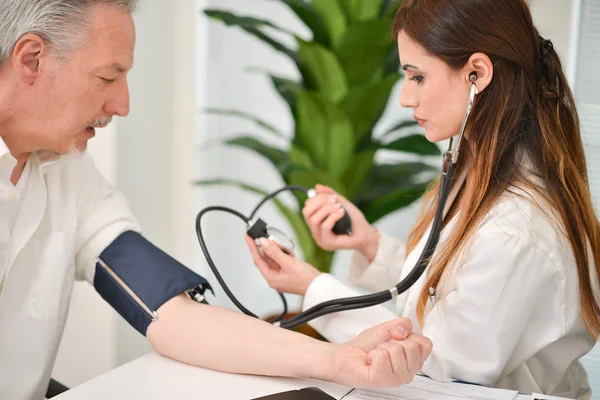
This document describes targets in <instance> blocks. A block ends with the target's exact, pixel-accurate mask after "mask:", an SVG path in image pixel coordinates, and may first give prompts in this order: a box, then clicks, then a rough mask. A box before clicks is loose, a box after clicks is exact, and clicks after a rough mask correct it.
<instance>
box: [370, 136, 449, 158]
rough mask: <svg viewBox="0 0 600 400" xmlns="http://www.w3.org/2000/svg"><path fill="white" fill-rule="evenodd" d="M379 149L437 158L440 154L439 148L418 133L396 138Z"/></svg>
mask: <svg viewBox="0 0 600 400" xmlns="http://www.w3.org/2000/svg"><path fill="white" fill-rule="evenodd" d="M381 148H384V149H387V150H394V151H401V152H404V153H413V154H420V155H422V156H438V155H440V154H442V152H441V151H440V148H439V147H438V146H437V145H436V144H435V143H431V142H430V141H429V140H427V138H426V137H425V136H423V135H421V134H418V133H417V134H413V135H408V136H404V137H401V138H398V139H396V140H394V141H392V142H390V143H388V144H385V145H382V146H381Z"/></svg>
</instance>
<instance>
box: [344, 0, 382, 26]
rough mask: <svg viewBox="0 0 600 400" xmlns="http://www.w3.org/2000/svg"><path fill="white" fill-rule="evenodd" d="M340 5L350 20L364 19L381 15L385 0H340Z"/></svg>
mask: <svg viewBox="0 0 600 400" xmlns="http://www.w3.org/2000/svg"><path fill="white" fill-rule="evenodd" d="M340 5H341V6H342V8H343V10H344V13H345V14H346V17H348V20H350V21H363V20H369V19H375V18H377V17H378V16H379V13H380V11H381V7H382V5H383V0H369V1H364V0H340Z"/></svg>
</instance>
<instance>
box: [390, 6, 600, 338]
mask: <svg viewBox="0 0 600 400" xmlns="http://www.w3.org/2000/svg"><path fill="white" fill-rule="evenodd" d="M400 32H404V33H406V34H407V36H408V37H410V38H411V40H413V41H415V42H416V43H418V44H419V45H420V46H421V47H422V48H423V49H425V51H427V52H428V53H429V54H430V55H433V56H435V57H437V58H439V59H441V60H443V61H444V62H446V64H448V65H449V66H450V67H452V68H454V69H461V68H462V67H464V66H465V64H466V62H467V61H468V59H469V58H470V56H471V55H472V54H474V53H476V52H482V53H485V54H487V55H488V56H489V57H490V59H491V60H492V62H493V64H494V77H493V79H492V81H491V83H490V84H489V86H488V87H487V88H486V90H484V91H483V92H482V93H481V94H479V95H478V97H477V100H476V103H475V105H474V108H473V111H472V114H471V119H470V121H469V123H468V125H467V130H466V132H467V133H466V134H465V135H466V136H467V137H468V140H466V141H463V144H462V149H461V162H460V164H461V165H462V166H464V165H469V170H470V171H476V172H474V173H470V174H469V175H468V180H467V185H466V187H465V188H464V189H463V190H464V193H463V196H464V198H463V202H462V203H461V204H462V208H463V209H464V210H469V212H461V213H460V214H459V215H458V217H457V222H456V224H455V227H454V229H453V231H452V233H451V234H450V236H449V238H448V240H447V242H446V243H445V245H444V246H443V248H442V249H441V251H440V253H439V256H436V258H435V259H433V260H432V264H431V267H430V272H429V276H428V280H427V283H426V285H425V287H424V289H423V291H422V292H421V295H420V297H419V302H418V306H417V315H418V319H419V322H420V323H421V324H423V318H424V309H425V306H426V303H427V299H428V291H427V290H426V289H427V288H429V287H437V286H438V284H439V283H440V280H441V278H442V276H443V274H444V271H445V270H446V268H447V266H448V265H449V264H450V262H451V261H452V260H453V259H455V257H457V256H458V254H459V253H460V252H461V251H462V250H464V248H465V247H466V246H467V242H468V241H469V239H470V238H472V236H473V233H474V231H475V230H477V228H478V226H479V225H480V223H481V222H482V220H483V218H484V216H485V215H486V214H487V213H488V212H489V211H490V210H491V209H492V207H493V206H494V204H495V203H496V202H497V201H498V199H499V198H500V196H502V195H503V194H504V193H505V192H506V191H507V190H510V189H511V187H517V188H519V189H521V190H524V191H525V192H527V193H530V194H531V195H532V196H533V197H537V198H540V199H542V201H543V202H544V203H546V204H547V205H550V207H551V208H552V212H551V214H553V215H555V216H556V217H557V218H558V221H557V222H559V224H560V225H559V226H560V227H561V229H562V232H563V233H564V234H565V236H566V237H567V238H568V240H569V243H570V246H571V248H572V250H573V253H574V256H575V261H576V265H577V272H578V275H579V293H580V298H581V311H582V315H583V318H584V320H585V323H586V325H587V327H588V330H589V332H590V333H591V334H592V335H593V336H594V337H595V338H596V339H597V338H598V336H599V334H600V305H599V304H598V300H597V299H596V297H595V296H594V289H593V287H592V285H593V284H594V280H593V279H592V277H594V276H595V277H596V278H597V277H600V225H599V223H598V219H597V217H596V215H595V214H594V208H593V206H592V200H591V195H590V190H589V186H588V177H587V171H586V163H585V154H584V150H583V144H582V141H581V134H580V127H579V118H578V115H577V110H576V108H575V101H574V99H573V94H572V92H571V90H570V89H569V85H568V82H567V79H566V77H565V74H564V72H563V69H562V65H561V62H560V59H559V56H558V54H557V53H556V51H555V50H554V48H553V46H552V44H551V42H549V41H547V40H545V39H543V38H541V37H540V35H539V33H538V31H537V29H536V28H535V26H534V24H533V20H532V17H531V12H530V10H529V7H528V5H527V3H526V1H525V0H502V1H498V0H405V1H404V2H403V3H402V5H401V6H400V8H399V10H398V13H397V14H396V17H395V20H394V32H393V33H394V36H396V37H397V35H398V34H399V33H400ZM524 155H525V156H526V157H527V158H528V160H529V162H530V164H531V167H532V169H533V171H535V173H536V175H538V178H541V180H542V185H539V184H537V183H536V182H534V181H533V180H532V178H531V175H530V174H528V173H527V172H526V171H525V170H524V169H523V167H522V160H523V156H524ZM461 165H459V167H461ZM438 187H439V182H438V183H437V184H435V185H433V186H432V187H431V189H430V191H429V192H428V194H427V195H426V196H425V201H424V207H423V209H422V211H421V215H420V217H419V218H418V220H417V224H416V226H415V227H414V229H413V231H412V232H411V234H410V236H409V240H408V243H407V250H408V251H407V253H408V252H410V251H411V250H412V249H414V247H415V246H416V244H417V242H418V241H419V239H420V238H421V237H422V236H423V234H424V232H425V231H426V229H427V227H428V226H429V224H430V223H431V221H432V219H433V215H434V213H435V207H434V205H435V204H436V203H437V201H436V200H437V199H436V197H437V188H438ZM588 246H589V247H588ZM589 248H591V252H589V253H588V249H589ZM596 282H598V280H596Z"/></svg>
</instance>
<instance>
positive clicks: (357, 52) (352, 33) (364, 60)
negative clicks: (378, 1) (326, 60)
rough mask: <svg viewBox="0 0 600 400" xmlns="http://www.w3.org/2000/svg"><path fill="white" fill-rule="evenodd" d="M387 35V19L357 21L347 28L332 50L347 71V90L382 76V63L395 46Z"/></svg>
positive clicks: (390, 36) (383, 64) (388, 27)
mask: <svg viewBox="0 0 600 400" xmlns="http://www.w3.org/2000/svg"><path fill="white" fill-rule="evenodd" d="M390 31H391V21H390V20H389V19H379V20H372V21H357V22H355V23H353V24H352V25H350V26H349V27H348V29H347V30H346V32H345V34H344V35H343V37H342V38H341V40H340V44H339V46H337V47H335V48H334V49H335V52H336V54H337V55H338V58H339V60H340V63H341V64H342V66H343V67H344V69H345V71H346V78H347V80H348V86H349V87H350V88H353V87H355V86H360V85H364V84H368V83H371V82H373V81H375V80H378V79H380V78H381V76H383V70H384V66H385V60H386V59H387V57H388V55H389V53H390V52H391V51H392V50H393V48H394V47H395V46H396V42H395V41H394V40H393V38H392V35H391V34H390Z"/></svg>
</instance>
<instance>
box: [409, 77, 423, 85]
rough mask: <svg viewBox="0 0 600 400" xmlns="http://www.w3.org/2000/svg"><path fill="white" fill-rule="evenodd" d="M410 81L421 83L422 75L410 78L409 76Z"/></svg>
mask: <svg viewBox="0 0 600 400" xmlns="http://www.w3.org/2000/svg"><path fill="white" fill-rule="evenodd" d="M410 80H411V81H415V82H417V83H421V82H423V75H415V76H413V77H412V78H410Z"/></svg>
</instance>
